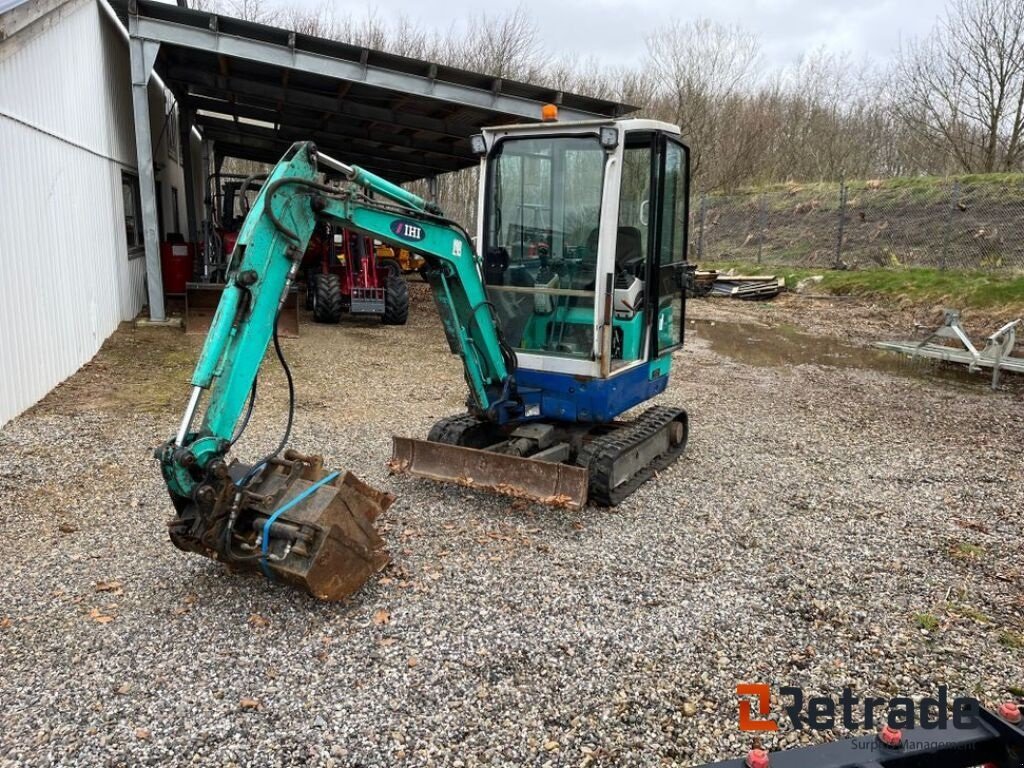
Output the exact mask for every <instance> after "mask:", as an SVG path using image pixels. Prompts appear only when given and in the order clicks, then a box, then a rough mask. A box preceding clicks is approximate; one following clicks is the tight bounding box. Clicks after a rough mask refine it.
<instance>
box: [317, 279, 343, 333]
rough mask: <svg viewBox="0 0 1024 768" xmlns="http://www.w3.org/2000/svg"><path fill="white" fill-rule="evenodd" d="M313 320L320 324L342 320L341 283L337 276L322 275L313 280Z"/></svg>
mask: <svg viewBox="0 0 1024 768" xmlns="http://www.w3.org/2000/svg"><path fill="white" fill-rule="evenodd" d="M313 319H314V320H316V321H317V322H318V323H336V322H338V321H339V320H341V281H340V280H339V279H338V276H337V275H332V274H326V275H323V274H320V275H316V276H315V277H314V278H313Z"/></svg>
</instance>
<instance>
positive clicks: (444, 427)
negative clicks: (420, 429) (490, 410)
mask: <svg viewBox="0 0 1024 768" xmlns="http://www.w3.org/2000/svg"><path fill="white" fill-rule="evenodd" d="M484 424H486V422H485V421H483V420H482V419H478V418H477V417H476V416H474V415H473V414H471V413H459V414H456V415H454V416H446V417H445V418H443V419H441V420H440V421H439V422H437V423H436V424H434V426H432V427H431V428H430V432H429V433H428V434H427V440H429V441H430V442H432V443H445V444H447V445H465V443H463V442H462V441H463V439H464V438H465V437H466V436H467V433H468V432H470V431H471V430H472V429H473V428H474V427H480V426H483V425H484ZM469 447H471V448H475V447H476V446H473V445H470V446H469Z"/></svg>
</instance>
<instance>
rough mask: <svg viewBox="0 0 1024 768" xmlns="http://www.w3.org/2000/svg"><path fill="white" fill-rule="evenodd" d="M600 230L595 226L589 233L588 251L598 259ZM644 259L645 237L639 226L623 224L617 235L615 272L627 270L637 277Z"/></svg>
mask: <svg viewBox="0 0 1024 768" xmlns="http://www.w3.org/2000/svg"><path fill="white" fill-rule="evenodd" d="M598 236H599V230H598V228H597V227H594V228H593V229H592V230H590V234H589V235H587V253H588V254H589V255H590V256H591V257H593V258H594V259H597V241H598ZM643 260H644V252H643V238H642V237H641V235H640V230H639V228H637V227H630V226H626V225H621V226H619V228H618V231H617V233H616V237H615V272H616V273H618V272H622V271H626V272H629V273H630V274H631V275H635V276H636V277H642V275H639V274H637V273H638V271H639V267H640V265H641V264H642V263H643Z"/></svg>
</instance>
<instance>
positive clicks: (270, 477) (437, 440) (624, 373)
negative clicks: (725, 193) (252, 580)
mask: <svg viewBox="0 0 1024 768" xmlns="http://www.w3.org/2000/svg"><path fill="white" fill-rule="evenodd" d="M472 146H473V149H474V151H475V152H477V153H478V154H479V155H480V157H481V174H480V190H479V216H478V221H479V224H478V230H477V247H474V244H473V241H472V239H471V238H470V236H469V234H468V233H467V232H466V231H465V230H464V229H463V228H462V227H461V226H459V225H458V224H457V223H455V222H453V221H451V220H449V219H447V218H445V216H444V215H443V214H442V212H441V211H440V210H439V209H438V208H437V206H436V205H434V204H432V203H429V202H427V201H425V200H423V199H421V198H420V197H418V196H416V195H414V194H412V193H410V192H408V191H407V190H405V189H402V188H401V187H399V186H396V185H394V184H392V183H390V182H388V181H386V180H385V179H382V178H380V177H379V176H376V175H374V174H372V173H369V172H367V171H366V170H364V169H361V168H359V167H353V166H348V165H345V164H343V163H340V162H338V161H336V160H333V159H332V158H328V157H326V156H324V155H320V154H318V152H317V150H316V148H315V147H314V146H313V145H312V144H311V143H297V144H295V145H293V146H292V147H291V148H290V149H289V150H288V152H287V153H286V154H285V155H284V157H283V158H281V161H280V162H279V163H278V164H277V166H276V167H275V168H274V169H273V171H272V172H271V173H270V174H269V176H268V177H267V179H266V181H265V182H264V183H263V185H262V188H261V191H260V194H259V196H258V198H257V199H256V200H255V201H254V203H253V206H252V209H251V211H250V212H249V214H248V216H247V218H246V220H245V222H244V224H243V225H242V228H241V230H240V232H239V236H238V240H237V244H236V246H235V250H234V253H233V255H232V266H231V269H230V274H229V276H228V285H227V288H226V289H225V291H224V294H223V296H222V298H221V301H220V305H219V307H218V309H217V313H216V316H215V318H214V321H213V324H212V326H211V328H210V332H209V336H208V337H207V339H206V342H205V346H204V347H203V350H202V353H201V355H200V358H199V361H198V363H197V365H196V369H195V373H194V375H193V377H192V385H193V387H192V395H191V398H190V400H189V403H188V407H187V410H186V412H185V415H184V417H183V418H182V421H181V425H180V427H179V429H178V432H177V434H176V435H175V436H174V438H173V439H171V440H170V441H168V442H167V443H166V444H165V445H163V446H162V447H161V448H159V449H157V457H158V458H159V460H160V462H161V468H162V472H163V476H164V479H165V480H166V482H167V486H168V489H169V491H170V494H171V498H172V500H173V502H174V506H175V509H176V511H177V516H176V518H175V519H174V520H173V521H172V523H171V525H170V536H171V540H172V541H173V542H174V544H175V545H177V546H178V547H179V548H181V549H183V550H187V551H192V552H198V553H200V554H203V555H206V556H208V557H212V558H214V559H217V560H221V561H223V562H226V563H228V564H231V565H234V566H238V567H242V568H248V569H252V570H255V569H261V570H262V571H263V572H264V573H265V574H267V575H268V576H272V577H275V578H278V579H280V580H282V581H286V582H289V583H292V584H295V585H297V586H300V587H302V588H304V589H306V590H308V591H309V592H310V593H312V594H314V595H316V596H318V597H320V598H323V599H339V598H342V597H344V596H346V595H349V594H351V593H352V592H354V591H356V590H357V589H358V588H359V587H360V586H361V585H362V584H363V582H364V581H365V580H366V579H367V578H368V577H369V576H370V575H371V574H372V573H374V572H375V571H377V570H379V569H380V568H382V567H383V566H384V564H385V563H386V562H387V560H388V556H387V553H386V552H385V551H384V548H383V542H382V541H381V539H380V537H379V535H378V534H377V533H376V531H375V530H374V528H373V522H374V520H375V518H376V517H377V515H379V514H380V513H381V512H382V511H383V510H384V509H385V508H386V507H387V506H388V505H389V504H390V503H391V501H392V500H393V497H391V496H390V495H389V494H386V493H382V492H380V491H377V490H375V489H373V488H370V487H369V486H367V485H366V484H364V483H362V482H360V481H359V480H357V479H356V478H355V477H354V476H352V475H351V474H345V475H341V474H340V473H338V472H328V471H325V470H324V468H323V466H322V460H321V459H320V458H319V457H315V456H303V455H300V454H298V453H296V452H294V451H290V450H286V444H287V442H288V439H289V434H290V430H291V423H292V418H291V417H292V411H291V410H290V411H289V416H288V428H287V429H286V430H285V434H284V436H283V438H282V440H281V442H280V444H279V445H278V446H277V448H276V449H275V450H274V451H272V452H271V453H270V454H268V455H267V456H264V457H263V458H262V459H260V460H258V461H256V462H254V463H252V464H244V463H240V462H237V461H230V460H229V459H228V453H229V452H230V450H231V448H232V446H233V445H234V444H235V443H236V441H237V440H238V438H239V437H240V436H241V433H242V431H243V430H244V428H245V426H246V424H247V423H248V421H249V416H250V415H251V413H252V408H253V404H254V401H255V398H256V379H257V373H258V371H259V368H260V364H261V362H262V360H263V357H264V355H265V353H266V351H267V349H268V346H269V345H270V343H271V341H273V343H274V346H275V350H276V352H277V356H278V358H279V359H280V361H281V363H282V365H283V366H284V368H285V371H286V373H287V376H288V381H289V386H290V390H291V406H292V408H293V407H294V388H293V387H291V373H290V372H289V371H288V368H287V364H286V363H285V362H284V357H283V355H282V354H281V347H280V344H279V342H278V338H277V332H276V318H277V316H278V310H279V307H280V306H281V304H282V299H283V297H284V296H285V295H286V291H287V289H288V286H289V285H290V283H291V282H292V280H293V279H294V278H295V276H296V273H297V271H298V269H299V264H300V261H301V259H302V255H303V253H304V252H305V250H306V245H307V243H308V241H309V239H310V237H311V235H312V234H313V232H314V229H315V228H316V226H317V223H318V222H323V221H329V222H331V223H333V224H334V225H336V226H337V227H339V228H344V229H348V230H352V231H355V232H360V233H364V234H365V235H367V236H368V237H371V238H374V239H376V240H380V241H382V242H384V243H387V244H390V245H392V246H394V247H396V248H402V247H406V248H411V249H412V250H415V252H416V253H419V254H422V255H423V256H424V258H425V259H426V260H427V264H428V269H427V279H428V282H429V284H430V287H431V289H432V292H433V296H434V299H435V302H436V305H437V309H438V312H439V313H440V316H441V320H442V324H443V327H444V332H445V334H446V336H447V340H448V344H449V346H450V348H451V351H452V352H453V353H454V354H456V355H458V356H459V357H460V358H461V360H462V364H463V368H464V372H465V378H466V384H467V387H468V390H469V396H468V398H467V405H468V409H467V411H466V412H465V413H461V414H458V415H455V416H450V417H447V418H444V419H442V420H441V421H439V422H438V423H437V424H436V425H435V426H434V428H433V429H431V431H430V434H429V437H428V439H427V440H413V439H408V438H399V437H396V438H395V440H394V452H393V456H392V461H391V466H392V468H394V469H396V470H397V471H409V472H412V473H414V474H419V475H423V476H426V477H431V478H434V479H441V480H453V481H456V482H460V483H462V484H464V485H469V486H472V487H478V488H485V489H489V490H493V491H497V492H502V493H508V494H512V495H515V496H520V497H526V498H532V499H537V500H540V501H544V502H547V503H551V504H556V505H563V506H569V507H576V508H579V507H582V506H583V505H584V504H585V503H586V502H587V500H588V499H589V501H591V502H593V503H595V504H598V505H605V506H608V505H614V504H617V503H618V502H620V501H621V500H622V499H623V498H625V497H626V496H628V495H629V494H630V493H632V492H633V491H634V490H635V489H636V488H637V487H638V486H639V485H640V484H641V483H643V482H644V481H645V480H647V479H648V478H650V477H651V476H652V475H654V474H655V473H656V472H658V471H659V470H662V469H664V468H665V467H667V466H668V465H670V464H671V463H672V462H673V461H675V460H676V459H677V458H678V457H679V455H680V454H681V453H682V452H683V449H684V448H685V445H686V439H687V415H686V412H685V411H684V410H681V409H679V408H673V407H667V406H656V407H651V408H649V409H647V410H646V411H644V412H643V413H642V414H641V415H639V416H638V417H637V418H635V419H634V420H632V421H625V422H624V421H620V420H618V417H619V416H620V414H622V413H623V412H625V411H627V410H629V409H631V408H633V407H635V406H637V405H639V404H641V403H644V402H646V401H648V400H650V399H651V398H652V397H654V396H656V395H658V394H659V393H661V392H662V391H664V389H665V387H666V384H667V383H668V376H669V371H670V369H671V366H672V353H673V351H674V350H676V349H678V348H679V347H680V346H681V344H682V341H683V328H684V323H683V319H684V314H685V291H684V285H685V282H686V280H687V275H688V266H687V263H686V242H687V203H688V196H689V152H688V149H687V147H686V146H685V145H684V144H683V143H682V142H681V141H680V140H679V130H678V128H676V127H675V126H672V125H668V124H665V123H661V122H655V121H651V120H620V121H615V120H601V121H583V122H572V123H559V122H547V123H537V124H529V125H512V126H505V127H495V128H489V129H486V130H484V131H483V133H482V134H480V135H477V136H474V137H473V138H472ZM321 168H323V169H325V171H326V172H328V173H330V174H332V175H333V176H334V177H335V178H338V177H339V176H340V177H341V183H332V184H328V183H325V181H323V180H322V177H321ZM424 386H425V387H429V386H430V383H429V382H424ZM204 399H205V401H206V403H205V410H204V411H203V412H202V417H201V419H200V423H199V424H198V426H196V425H195V422H196V421H197V416H198V414H199V411H200V404H201V401H202V400H204Z"/></svg>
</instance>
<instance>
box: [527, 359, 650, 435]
mask: <svg viewBox="0 0 1024 768" xmlns="http://www.w3.org/2000/svg"><path fill="white" fill-rule="evenodd" d="M657 362H658V361H654V362H653V363H648V364H647V365H640V366H637V367H636V368H633V369H631V370H629V371H625V372H624V373H620V374H618V375H614V374H613V375H612V377H611V378H608V379H593V378H588V377H585V376H576V375H573V374H570V373H552V372H550V371H532V370H527V369H525V368H519V369H518V370H517V371H516V384H517V386H518V390H519V394H520V395H521V396H522V398H523V400H524V401H526V403H527V405H528V406H529V405H534V404H536V403H537V401H538V400H539V401H540V415H539V416H538V417H531V418H530V419H523V421H528V420H532V419H533V418H541V419H546V420H547V419H550V420H553V421H568V422H581V423H586V424H603V423H606V422H609V421H612V420H614V419H615V418H617V417H618V416H619V415H620V414H622V413H623V412H624V411H628V410H629V409H630V408H632V407H633V406H636V405H639V404H640V403H643V402H645V401H647V400H649V399H651V398H652V397H654V396H655V395H658V394H661V393H662V392H664V391H665V387H666V385H667V384H668V375H667V373H668V371H667V367H666V366H661V367H660V369H659V367H658V366H657ZM662 370H664V371H665V373H661V371H662ZM652 371H655V375H654V376H653V377H652ZM659 374H660V375H659Z"/></svg>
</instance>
